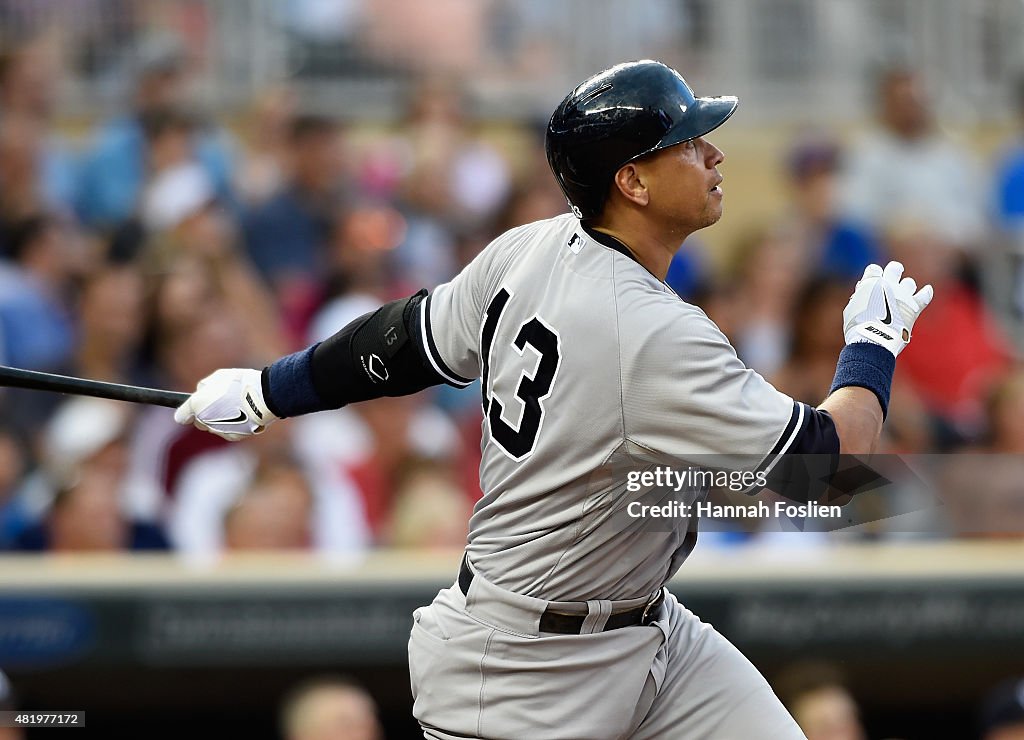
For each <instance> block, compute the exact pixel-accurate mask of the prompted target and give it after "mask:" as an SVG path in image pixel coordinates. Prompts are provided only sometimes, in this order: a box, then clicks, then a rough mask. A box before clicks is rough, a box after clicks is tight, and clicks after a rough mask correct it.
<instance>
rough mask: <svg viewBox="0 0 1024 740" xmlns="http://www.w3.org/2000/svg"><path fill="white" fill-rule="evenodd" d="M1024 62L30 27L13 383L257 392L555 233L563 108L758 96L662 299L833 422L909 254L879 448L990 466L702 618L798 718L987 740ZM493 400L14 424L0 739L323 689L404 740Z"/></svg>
mask: <svg viewBox="0 0 1024 740" xmlns="http://www.w3.org/2000/svg"><path fill="white" fill-rule="evenodd" d="M1022 32H1024V3H1022V2H1020V0H999V1H997V0H973V2H971V3H963V2H958V0H718V1H717V2H713V1H712V0H643V1H639V0H638V1H637V2H629V3H623V2H613V1H612V0H432V2H430V3H424V2H417V1H416V0H278V1H277V2H273V1H272V0H252V1H247V2H242V1H241V0H237V1H236V0H179V1H178V2H170V1H169V0H168V1H164V0H36V1H33V2H28V1H27V0H0V363H4V364H9V365H15V366H20V367H29V368H33V369H41V370H50V371H60V372H66V373H70V374H78V375H83V376H87V377H94V378H99V379H105V380H113V381H121V382H137V383H144V384H151V385H157V386H161V387H169V388H175V389H178V390H189V389H191V388H192V387H193V386H194V384H195V382H196V381H197V380H198V379H199V378H201V377H203V376H204V375H206V374H207V373H208V372H210V371H212V370H213V369H215V368H217V367H223V366H232V365H237V366H256V367H259V366H261V365H262V364H264V363H265V362H267V361H269V360H271V359H273V358H275V357H276V356H278V355H279V354H281V353H284V352H287V351H290V350H292V349H295V348H297V347H300V346H303V345H304V344H305V343H307V342H308V341H311V340H314V339H316V338H319V337H321V336H323V335H324V334H325V333H329V332H330V331H331V327H334V328H337V327H338V326H341V325H342V324H344V323H345V321H347V320H348V319H349V318H351V317H354V316H356V315H359V314H360V313H362V312H364V311H366V310H369V308H372V307H373V306H374V305H375V304H376V303H378V302H380V301H382V300H389V299H391V298H393V297H397V296H400V295H404V294H408V293H409V292H411V291H412V290H415V289H417V288H419V287H421V286H431V285H433V284H436V283H438V282H441V281H443V280H446V279H447V278H448V277H450V276H451V275H452V274H454V272H455V271H457V270H458V269H459V267H460V266H461V265H462V264H464V263H465V262H466V261H468V260H469V259H471V258H472V256H473V255H474V254H475V253H476V252H477V251H478V250H479V249H480V248H482V246H483V245H485V244H486V243H487V241H488V240H489V239H490V238H492V237H493V236H494V235H496V234H498V233H500V232H501V231H502V230H503V229H505V228H507V227H510V226H512V225H517V224H520V223H523V222H526V221H529V220H533V219H536V218H543V217H547V216H549V215H554V214H556V213H559V212H562V211H563V210H564V201H563V200H562V198H561V196H560V194H559V193H558V191H557V188H556V186H555V184H554V181H553V179H552V178H551V177H550V175H549V173H548V172H547V169H546V164H545V162H544V158H543V147H542V138H541V137H542V126H543V123H544V122H545V120H546V117H547V115H548V112H549V111H550V110H551V109H552V107H553V105H554V104H555V103H556V102H557V101H558V99H560V97H561V96H562V95H563V94H564V93H565V92H566V91H567V90H568V89H569V88H570V87H571V86H572V85H573V84H575V82H577V81H579V80H581V79H583V78H584V77H586V76H587V75H589V74H591V73H592V72H594V71H596V70H598V69H601V68H603V67H605V66H608V65H609V64H612V63H614V62H617V61H621V60H625V59H631V58H640V57H656V58H660V59H662V60H664V61H666V62H668V63H670V64H672V65H674V66H677V67H678V68H679V69H680V70H681V71H682V72H683V74H684V75H685V76H686V77H687V79H688V80H689V81H690V83H691V84H692V85H693V86H694V88H695V89H696V91H697V92H698V94H717V93H731V94H737V95H739V96H740V98H741V101H742V103H741V108H740V111H739V113H738V115H737V116H736V117H735V118H734V119H733V120H732V121H731V122H730V124H729V126H727V127H725V128H723V129H722V130H721V131H720V132H716V134H715V137H714V140H715V143H716V144H717V145H718V146H720V147H721V148H722V149H723V150H724V151H725V152H726V162H725V164H724V165H723V167H722V171H723V173H724V175H725V177H726V180H725V184H724V188H725V190H726V193H727V203H726V216H725V218H724V219H723V221H722V222H721V223H720V224H719V225H717V226H715V227H714V228H712V229H710V230H707V231H706V232H701V234H699V235H698V237H695V238H693V239H691V240H690V241H689V242H688V243H687V245H686V246H685V247H684V248H683V250H682V251H681V253H680V257H679V259H678V260H677V261H676V263H675V264H674V265H673V270H672V272H671V273H670V282H671V283H672V285H673V287H675V288H676V289H677V291H678V292H680V294H681V295H683V296H684V297H685V298H687V299H689V300H693V301H695V302H697V303H699V304H700V305H701V306H702V307H703V308H704V309H705V310H706V311H707V312H708V313H709V314H710V315H711V316H712V318H713V319H715V320H716V322H718V323H719V325H720V326H721V327H722V328H723V330H724V331H725V332H726V333H727V334H728V335H729V337H730V339H732V341H733V342H734V344H735V345H736V346H737V348H738V350H739V352H740V355H741V357H743V358H744V360H745V361H747V362H748V364H750V365H751V366H753V367H754V368H755V369H757V370H759V371H760V372H762V373H763V374H764V375H766V376H767V377H769V378H770V379H772V380H773V381H774V382H776V383H777V384H778V385H779V386H780V387H781V388H783V389H784V390H786V391H787V392H789V393H791V394H792V395H793V396H794V397H797V398H800V399H801V400H805V401H808V402H811V403H814V402H816V401H818V400H820V398H821V397H822V395H823V394H824V392H825V390H827V387H828V382H829V380H830V379H831V368H832V367H833V365H834V358H835V356H836V354H837V353H838V348H839V346H841V343H842V337H841V334H840V331H839V325H840V323H839V322H840V315H841V311H842V307H843V305H844V304H845V300H846V297H847V296H848V295H849V291H850V288H851V286H852V282H853V281H854V280H855V277H856V275H857V274H859V272H860V270H861V269H862V268H863V264H864V263H865V261H866V260H868V259H885V258H888V257H889V256H894V257H899V258H901V259H902V260H903V261H904V262H905V263H906V264H907V266H908V273H909V274H913V275H915V276H916V277H920V276H922V275H925V274H927V275H929V279H931V280H932V281H933V282H934V283H935V284H936V288H937V295H938V296H939V298H937V299H936V304H935V306H933V307H932V308H931V309H929V312H928V313H926V314H925V317H924V318H923V319H922V320H921V323H920V324H919V327H918V331H917V336H916V338H915V343H914V344H913V345H912V346H911V348H910V349H909V350H908V351H907V353H906V354H905V355H904V356H903V357H902V358H901V363H900V370H899V373H898V377H897V381H896V383H897V390H896V399H897V400H896V402H895V403H894V406H893V409H892V413H891V415H890V419H889V422H888V425H887V431H886V434H885V438H884V440H883V445H884V451H885V452H888V453H893V454H899V455H901V456H904V457H905V458H906V459H915V458H916V459H925V458H927V459H932V460H938V461H939V464H940V465H941V464H947V462H946V461H948V460H950V459H953V460H962V461H964V463H963V464H962V465H960V467H959V468H957V471H958V473H959V474H958V475H953V476H951V477H950V478H949V480H950V481H951V482H949V483H948V485H949V486H951V493H952V495H953V498H952V499H951V501H952V502H953V505H951V506H949V507H947V508H946V509H945V510H943V511H941V512H939V514H938V515H937V516H936V519H935V521H933V522H931V524H930V525H929V526H928V527H926V528H923V529H914V528H911V527H904V526H902V525H901V524H898V523H896V524H893V523H891V522H892V521H893V520H892V519H890V518H887V517H889V515H890V514H891V513H892V512H890V511H886V510H879V511H874V512H869V513H868V514H865V519H866V520H867V519H870V520H872V521H874V522H875V523H876V524H875V525H874V526H868V527H863V528H859V529H858V531H856V532H852V533H851V532H847V533H840V534H833V535H826V534H821V533H792V532H790V533H783V534H779V533H776V532H767V531H750V528H749V527H743V526H740V525H739V524H736V523H728V522H726V523H722V526H720V527H717V529H718V530H720V531H716V532H713V533H709V535H708V536H706V537H704V538H703V540H702V545H701V547H699V548H698V551H697V554H696V555H695V556H694V558H693V562H691V563H688V564H687V566H686V567H684V568H683V570H682V572H681V574H680V576H679V577H678V578H677V580H676V581H675V582H674V584H673V588H674V589H675V590H676V592H677V593H678V594H679V595H680V596H681V598H682V599H683V601H684V602H685V603H687V604H688V605H689V606H690V607H691V608H693V609H694V610H695V611H697V612H698V613H699V614H702V615H703V616H705V617H706V618H707V619H709V620H710V621H712V622H713V623H715V624H716V625H717V626H718V627H719V628H720V629H721V630H722V631H723V632H725V634H726V635H728V636H729V637H730V638H731V639H733V640H734V641H735V642H736V643H737V644H738V645H739V646H740V647H741V648H742V649H743V650H744V651H745V652H746V653H747V654H748V655H749V656H750V657H751V658H752V659H753V660H754V661H755V662H756V663H757V664H758V665H759V666H760V667H761V668H762V670H764V671H765V673H766V675H768V676H769V678H770V679H771V680H773V682H775V683H776V686H777V688H778V690H779V691H780V693H785V694H786V695H787V696H792V695H793V694H794V692H799V691H800V689H799V686H798V684H800V683H801V681H802V682H803V683H804V684H805V685H815V686H817V685H834V684H835V682H836V681H839V683H842V684H845V686H846V687H848V689H849V691H850V694H848V695H847V696H852V698H853V699H854V700H856V702H857V703H858V704H859V705H860V711H861V714H862V718H863V721H864V725H865V726H866V728H867V737H870V738H882V737H901V738H923V737H928V738H947V737H948V738H953V737H956V738H962V737H980V736H981V733H982V732H983V727H982V726H981V725H980V724H979V722H981V721H982V717H983V715H984V711H983V706H984V705H985V702H986V700H987V697H988V698H989V699H991V695H990V693H989V692H990V691H991V690H992V689H993V687H995V686H996V685H997V684H998V683H999V682H1001V681H1003V680H1005V679H1012V678H1014V677H1022V676H1024V565H1022V557H1021V556H1022V555H1024V548H1022V547H1021V545H1020V537H1021V533H1022V532H1024V488H1022V487H1021V484H1020V481H1022V480H1024V474H1022V472H1021V466H1022V463H1024V457H1022V453H1024V422H1022V419H1024V375H1022V370H1021V366H1020V358H1021V350H1022V347H1024V344H1022V339H1021V338H1022V330H1021V316H1022V315H1024V270H1022V269H1021V261H1022V255H1024V220H1022V219H1024V174H1022V172H1024V155H1022V153H1021V152H1022V149H1024V136H1022V131H1021V126H1022V125H1024V84H1022V81H1024V44H1022V43H1021V39H1022V37H1024V36H1022ZM932 122H934V125H932ZM893 131H898V132H899V134H898V135H894V134H893V133H892V132H893ZM798 317H802V318H800V319H799V320H798ZM476 390H477V389H476V388H475V387H474V388H470V389H467V390H466V391H463V392H453V391H450V390H441V391H437V392H433V393H425V394H421V396H418V397H416V398H415V399H411V400H409V399H403V400H396V399H391V400H382V401H380V402H374V403H371V404H366V405H364V406H361V407H359V408H353V409H346V410H343V411H341V412H333V413H331V414H324V415H321V416H319V417H315V418H311V419H310V420H297V421H290V422H286V423H282V424H280V425H278V426H276V427H275V428H274V429H273V430H272V431H271V432H270V433H268V434H267V435H265V436H264V437H262V438H260V439H259V440H257V441H255V442H253V443H252V444H248V445H246V446H244V447H233V448H230V449H226V448H225V447H223V446H221V445H220V444H219V443H218V442H217V441H216V440H214V438H212V437H204V436H202V435H200V434H199V433H197V432H193V431H191V430H182V429H180V428H177V427H175V426H174V425H173V423H172V422H171V419H170V413H169V412H168V411H167V410H165V409H155V408H154V409H148V408H132V407H128V406H125V405H119V404H108V403H99V402H92V401H82V400H68V399H65V398H60V397H55V396H49V395H47V394H33V393H27V392H23V393H16V392H11V391H8V392H4V393H0V546H2V547H3V548H4V550H5V553H4V555H3V558H2V559H0V668H3V670H4V671H5V672H6V675H7V677H8V679H9V685H8V684H3V683H2V682H0V684H2V685H3V688H4V690H3V691H2V692H0V695H2V697H3V698H2V701H3V702H4V706H5V707H6V706H14V707H18V708H21V709H31V710H43V709H84V710H86V711H87V714H88V723H89V727H90V728H91V729H88V730H85V731H83V733H89V734H90V735H91V736H97V737H110V736H115V734H125V733H130V734H132V735H133V736H144V737H152V738H163V737H180V736H182V735H183V734H185V733H189V734H191V735H193V736H196V737H234V736H245V737H252V738H272V737H280V736H281V735H280V734H279V733H278V728H277V722H278V715H279V712H280V709H281V703H282V701H283V700H284V698H285V696H286V694H287V693H288V692H289V691H290V690H292V689H293V688H294V687H295V686H296V685H299V684H301V683H302V682H303V681H306V680H307V679H309V678H311V677H315V676H319V675H326V674H330V675H343V676H346V677H348V678H349V679H351V680H352V681H353V682H355V683H356V684H359V685H361V686H363V687H364V688H365V689H366V690H368V691H369V693H370V695H371V696H372V698H373V700H374V702H375V703H376V705H377V707H378V711H379V717H380V722H381V725H382V726H383V730H384V732H385V736H386V737H388V738H407V737H414V736H415V725H414V723H413V722H412V720H411V717H410V712H409V710H410V697H409V693H408V679H407V676H406V673H405V662H404V649H405V638H406V636H407V632H408V626H409V613H410V612H411V610H412V608H413V607H415V606H416V605H418V604H421V603H425V602H426V601H428V600H429V599H430V597H431V596H432V594H433V593H434V592H435V591H436V589H437V588H440V587H443V586H445V585H447V584H448V583H450V581H451V580H452V579H453V577H454V574H455V570H456V568H457V563H458V558H459V545H460V543H461V541H462V540H463V538H464V536H465V522H466V517H467V514H468V512H469V509H470V507H471V506H472V503H473V500H474V499H475V497H476V496H478V495H479V492H478V490H477V489H476V488H475V481H474V476H475V466H476V463H477V460H478V457H477V455H478V452H477V447H476V446H477V443H478V440H479V404H478V393H477V392H476ZM954 467H956V466H954ZM886 522H889V524H886ZM733 525H734V526H733ZM811 658H813V659H816V660H819V661H825V662H826V663H827V665H818V666H806V665H805V666H803V667H801V666H800V665H799V663H801V662H802V661H805V660H807V659H811ZM836 676H838V678H836ZM837 696H840V697H842V696H843V694H842V692H833V693H831V694H830V693H828V692H827V691H825V692H822V691H819V692H818V693H814V692H809V693H808V692H804V696H803V700H804V703H803V704H802V705H801V706H802V707H803V709H804V710H805V711H807V712H809V713H811V712H812V710H814V709H816V710H818V711H820V712H821V713H824V714H826V715H829V716H833V715H835V716H838V717H839V718H840V719H841V717H842V716H843V713H842V707H843V706H845V705H844V704H843V703H842V701H839V702H838V704H836V697H837ZM808 697H810V698H808ZM996 699H998V697H996ZM1014 702H1016V703H1017V704H1020V703H1021V699H1019V698H1018V699H1013V698H1012V696H1011V698H1010V699H1007V700H1004V701H1003V702H1002V705H1003V709H1006V708H1007V706H1009V707H1010V709H1013V707H1014V706H1016V705H1015V704H1014ZM837 706H838V707H839V709H836V707H837ZM809 707H811V708H809ZM1020 711H1021V713H1022V714H1024V706H1022V707H1020ZM830 712H831V713H832V714H831V715H830V714H829V713H830ZM837 721H838V720H837ZM2 732H3V730H0V733H2ZM43 732H44V731H41V730H34V731H29V732H27V733H26V734H25V736H26V737H29V738H33V737H37V736H42V734H43ZM17 736H18V735H17V734H15V735H14V737H17ZM332 737H337V738H343V737H350V735H346V734H338V735H336V736H332ZM351 737H356V736H355V735H351ZM812 737H814V736H813V735H812ZM851 737H856V735H853V736H851Z"/></svg>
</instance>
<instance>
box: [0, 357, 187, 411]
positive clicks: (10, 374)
mask: <svg viewBox="0 0 1024 740" xmlns="http://www.w3.org/2000/svg"><path fill="white" fill-rule="evenodd" d="M0 386H7V387H9V388H29V389H31V390H37V391H53V392H55V393H72V394H75V395H78V396H94V397H96V398H110V399H113V400H115V401H130V402H131V403H151V404H154V405H156V406H166V407H167V408H171V409H174V408H177V407H178V406H180V405H181V404H183V403H184V402H185V399H187V398H188V395H189V394H187V393H178V392H176V391H164V390H160V389H158V388H140V387H139V386H137V385H123V384H121V383H105V382H103V381H101V380H87V379H86V378H73V377H70V376H68V375H54V374H53V373H41V372H37V371H35V370H21V369H19V368H16V367H5V366H3V365H0Z"/></svg>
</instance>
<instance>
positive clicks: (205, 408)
mask: <svg viewBox="0 0 1024 740" xmlns="http://www.w3.org/2000/svg"><path fill="white" fill-rule="evenodd" d="M261 376H262V373H260V371H259V370H249V369H245V370H243V369H238V368H232V369H229V370H218V371H217V372H215V373H213V374H212V375H208V376H207V377H205V378H203V379H202V380H200V381H199V386H198V387H197V388H196V392H195V393H193V394H192V395H191V396H189V397H188V400H187V401H185V403H183V404H181V406H179V407H178V409H177V410H176V411H175V412H174V420H175V421H176V422H178V423H179V424H184V425H188V424H192V425H194V426H195V427H196V429H201V430H203V431H204V432H210V433H212V434H216V435H217V436H218V437H223V438H224V439H226V440H228V441H229V442H237V441H238V440H241V439H245V438H246V437H251V436H253V435H255V434H260V433H261V432H263V430H265V429H266V428H267V427H268V426H269V425H270V424H271V423H273V422H274V421H276V420H277V417H276V416H275V415H274V414H273V413H271V411H270V409H269V408H267V404H266V401H264V400H263V385H262V382H261V380H262V377H261Z"/></svg>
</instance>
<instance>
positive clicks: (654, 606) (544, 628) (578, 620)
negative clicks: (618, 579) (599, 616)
mask: <svg viewBox="0 0 1024 740" xmlns="http://www.w3.org/2000/svg"><path fill="white" fill-rule="evenodd" d="M475 577H476V574H475V573H474V572H473V571H472V570H471V569H470V567H469V565H468V564H467V563H466V558H462V566H461V567H460V568H459V590H460V591H462V593H463V595H467V596H468V595H469V586H470V584H471V583H473V579H474V578H475ZM664 598H665V591H664V589H662V590H660V591H658V595H657V596H655V597H654V598H653V599H651V600H650V601H649V602H647V603H646V604H643V605H642V606H637V607H634V608H632V609H627V610H626V611H624V612H616V613H614V614H611V615H609V616H608V620H607V621H606V622H605V623H604V629H603V630H601V631H602V632H607V631H608V630H617V629H621V628H622V627H636V626H638V625H643V626H646V625H648V624H651V623H652V622H653V621H654V620H655V619H657V615H656V612H657V611H658V606H660V605H661V602H662V601H663V600H664ZM586 618H587V615H586V614H562V613H560V612H555V611H551V610H550V609H547V610H545V611H544V613H543V614H541V615H540V631H541V632H556V633H558V634H562V635H578V634H580V631H581V630H582V629H583V620H585V619H586Z"/></svg>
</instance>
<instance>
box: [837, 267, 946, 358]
mask: <svg viewBox="0 0 1024 740" xmlns="http://www.w3.org/2000/svg"><path fill="white" fill-rule="evenodd" d="M933 294H934V292H933V290H932V286H930V285H926V286H924V287H923V288H921V289H920V290H918V289H917V283H916V282H914V279H913V278H910V277H906V278H905V277H903V265H902V264H900V263H899V262H890V263H889V264H888V265H886V266H885V269H884V270H883V269H882V268H881V267H879V266H878V265H868V266H867V269H866V270H864V276H863V277H862V278H861V279H860V280H859V281H858V282H857V287H856V288H855V289H854V291H853V296H852V297H851V298H850V302H849V303H848V304H846V309H845V310H844V311H843V334H844V335H845V337H846V343H847V344H853V343H854V342H872V343H874V344H879V345H881V346H883V347H885V348H886V349H887V350H889V351H890V352H892V354H893V356H895V357H898V356H899V354H900V352H902V351H903V348H904V347H906V346H907V345H908V344H909V343H910V337H911V333H912V332H913V330H914V322H916V321H917V317H918V316H920V315H921V312H922V311H924V309H925V308H926V307H927V306H928V304H929V303H931V300H932V296H933Z"/></svg>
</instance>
